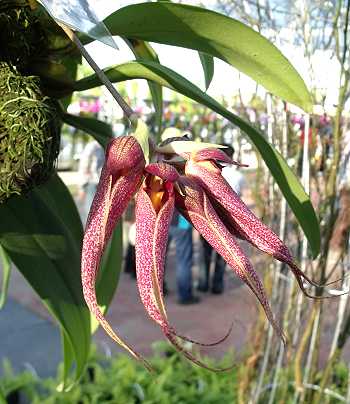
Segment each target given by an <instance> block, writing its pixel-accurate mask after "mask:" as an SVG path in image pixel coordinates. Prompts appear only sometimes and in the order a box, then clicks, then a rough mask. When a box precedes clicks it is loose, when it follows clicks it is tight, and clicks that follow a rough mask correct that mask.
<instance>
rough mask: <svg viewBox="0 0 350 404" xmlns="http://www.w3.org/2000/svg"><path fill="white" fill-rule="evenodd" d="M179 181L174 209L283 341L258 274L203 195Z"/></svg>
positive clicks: (184, 179) (188, 184)
mask: <svg viewBox="0 0 350 404" xmlns="http://www.w3.org/2000/svg"><path fill="white" fill-rule="evenodd" d="M180 182H181V183H182V185H183V187H184V188H185V196H182V195H179V194H176V207H177V208H178V209H179V210H180V212H181V213H182V214H184V215H185V216H186V217H187V218H188V219H189V220H190V221H191V222H192V224H193V226H194V227H195V228H196V229H197V230H198V231H199V232H200V233H201V234H202V236H203V237H204V238H205V239H206V240H207V242H208V243H209V244H210V245H211V246H212V247H213V248H214V249H215V250H216V251H217V252H218V253H219V254H220V255H221V256H222V257H223V258H224V260H225V261H226V262H227V263H228V265H229V266H230V267H231V268H232V269H233V270H234V272H235V273H236V275H238V276H239V277H240V278H241V279H242V280H243V281H244V282H245V283H246V284H247V285H248V287H249V288H250V289H251V290H252V292H253V293H254V294H255V296H256V297H257V299H258V300H259V302H260V303H261V305H262V307H263V309H264V311H265V313H266V316H267V318H268V320H269V321H270V323H271V325H272V326H273V328H274V329H275V331H276V332H277V333H278V334H279V335H280V337H281V338H282V339H283V340H285V338H284V335H283V332H282V331H281V328H280V327H279V326H278V325H277V323H276V321H275V319H274V317H273V314H272V311H271V308H270V305H269V302H268V299H267V296H266V294H265V291H264V288H263V285H262V283H261V281H260V278H259V276H258V274H257V273H256V272H255V270H254V269H253V267H252V265H251V264H250V262H249V260H248V258H247V257H246V256H245V254H244V253H243V251H242V250H241V248H240V247H239V245H238V244H237V242H236V241H235V239H234V237H233V236H232V235H231V234H230V232H229V231H228V230H227V228H226V227H225V225H224V224H223V223H222V221H221V220H220V218H219V216H218V214H217V212H216V211H215V209H214V208H213V206H212V205H211V203H210V201H209V198H208V196H207V195H206V194H205V192H204V191H203V190H202V189H201V188H200V187H199V186H198V185H196V184H195V182H194V181H191V180H190V179H188V178H186V177H181V179H180Z"/></svg>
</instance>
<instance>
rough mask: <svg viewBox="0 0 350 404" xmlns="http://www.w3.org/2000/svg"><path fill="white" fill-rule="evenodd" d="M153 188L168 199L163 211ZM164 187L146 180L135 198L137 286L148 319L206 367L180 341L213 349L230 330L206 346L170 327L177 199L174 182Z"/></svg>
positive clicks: (187, 355) (177, 347)
mask: <svg viewBox="0 0 350 404" xmlns="http://www.w3.org/2000/svg"><path fill="white" fill-rule="evenodd" d="M160 166H162V165H160ZM160 168H162V167H160ZM163 168H164V167H163ZM154 169H155V167H154ZM152 171H155V170H152ZM147 184H149V185H147ZM152 184H153V185H154V187H155V188H156V191H155V192H156V193H164V194H165V195H164V196H165V198H164V196H163V197H162V201H161V206H160V208H159V201H158V199H157V200H156V203H155V204H156V206H154V202H153V200H154V199H155V198H153V197H152ZM162 187H163V190H162V189H160V188H159V183H158V180H157V179H156V180H155V181H154V178H152V176H151V178H146V180H145V185H144V186H143V187H142V188H141V189H140V191H139V192H138V194H137V197H136V209H135V213H136V244H135V248H136V275H137V285H138V289H139V293H140V297H141V300H142V303H143V305H144V307H145V309H146V311H147V313H148V315H149V316H150V317H151V318H152V319H153V320H154V321H155V322H156V323H157V324H158V325H159V326H160V327H161V328H162V330H163V333H164V335H165V336H166V337H167V338H168V340H169V341H170V342H171V343H172V344H173V345H174V346H175V348H176V349H178V350H179V351H181V352H182V353H183V354H184V355H185V356H186V357H187V358H188V359H190V360H192V362H194V363H197V364H198V365H200V366H203V367H207V366H206V365H205V364H204V363H202V362H201V361H200V360H198V359H196V358H195V357H194V356H193V355H192V354H191V353H190V352H188V351H187V350H186V349H184V348H183V347H182V346H181V344H180V343H179V342H178V340H177V337H178V338H180V339H183V340H185V341H189V342H192V343H195V344H198V345H203V346H214V345H217V344H219V343H221V342H222V341H224V340H225V339H226V338H227V337H228V335H229V334H230V332H231V328H230V329H229V331H228V333H227V334H226V335H225V336H224V337H223V338H221V339H220V340H219V341H216V342H214V343H209V344H205V343H199V342H197V341H194V340H192V339H190V338H187V337H184V336H181V335H179V334H178V333H177V332H176V330H175V329H174V327H172V326H171V325H170V324H169V321H168V318H167V313H166V309H165V304H164V296H163V280H164V264H165V254H166V246H167V239H168V231H169V227H170V221H171V219H172V215H173V211H174V201H175V197H174V191H173V184H172V183H171V182H165V183H163V184H162ZM150 194H151V195H150ZM212 370H218V369H212Z"/></svg>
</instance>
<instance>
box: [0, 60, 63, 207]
mask: <svg viewBox="0 0 350 404" xmlns="http://www.w3.org/2000/svg"><path fill="white" fill-rule="evenodd" d="M59 138H60V120H59V117H58V114H57V108H56V104H55V103H54V102H53V101H52V100H51V99H50V98H48V97H45V96H44V95H43V94H42V93H41V90H40V87H39V78H38V77H35V76H22V75H21V74H19V73H18V72H17V70H15V69H14V68H11V67H9V65H7V64H4V63H2V64H0V202H3V201H5V200H6V199H8V198H9V197H10V196H12V195H16V194H17V195H20V194H22V193H24V192H26V191H27V190H29V189H30V188H32V187H33V186H35V185H38V184H40V183H43V182H45V181H46V180H47V179H48V178H49V176H50V175H51V173H52V171H53V167H54V163H55V160H56V158H57V155H58V151H59Z"/></svg>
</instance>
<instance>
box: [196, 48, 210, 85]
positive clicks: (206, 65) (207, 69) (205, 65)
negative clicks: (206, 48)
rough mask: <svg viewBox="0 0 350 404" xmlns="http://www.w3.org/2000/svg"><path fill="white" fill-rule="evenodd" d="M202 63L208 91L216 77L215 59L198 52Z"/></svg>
mask: <svg viewBox="0 0 350 404" xmlns="http://www.w3.org/2000/svg"><path fill="white" fill-rule="evenodd" d="M198 56H199V59H200V61H201V64H202V67H203V73H204V80H205V89H206V90H208V88H209V86H210V83H211V81H212V80H213V76H214V58H213V57H212V56H210V55H207V54H206V53H204V52H198Z"/></svg>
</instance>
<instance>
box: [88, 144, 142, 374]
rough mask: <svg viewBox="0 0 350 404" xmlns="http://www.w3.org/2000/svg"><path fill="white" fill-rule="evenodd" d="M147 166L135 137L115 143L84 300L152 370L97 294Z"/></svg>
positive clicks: (98, 199) (95, 213) (96, 216)
mask: <svg viewBox="0 0 350 404" xmlns="http://www.w3.org/2000/svg"><path fill="white" fill-rule="evenodd" d="M128 156H129V158H128ZM144 165H145V160H144V158H143V154H142V151H141V149H140V146H139V145H138V143H137V141H136V140H135V139H134V138H132V137H120V138H117V139H114V140H112V142H111V143H110V144H109V146H108V147H107V151H106V161H105V164H104V167H103V169H102V173H101V178H100V182H99V184H98V187H97V191H96V194H95V197H94V200H93V203H92V206H91V209H90V212H89V216H88V220H87V224H86V229H85V234H84V239H83V248H82V258H81V278H82V286H83V294H84V298H85V301H86V303H87V305H88V307H89V309H90V311H91V313H92V314H93V315H94V316H95V317H96V319H97V320H98V321H99V323H100V324H101V326H102V327H103V328H104V329H105V331H106V332H107V333H108V334H109V335H110V336H111V338H112V339H114V341H116V342H117V343H118V344H119V345H121V346H123V347H124V348H125V349H126V350H128V351H129V352H130V353H131V354H132V355H133V356H135V357H136V358H138V359H141V360H142V361H143V362H144V363H145V365H146V366H147V367H148V368H150V366H149V365H148V364H147V362H146V361H145V360H144V359H143V358H142V357H141V356H140V355H139V354H138V353H136V352H135V351H134V350H133V349H132V348H131V347H130V346H129V345H127V344H126V343H125V342H124V341H123V340H122V339H121V338H120V337H119V336H118V335H117V334H116V333H115V332H114V331H113V330H112V328H111V326H110V325H109V323H108V322H107V320H106V319H105V318H104V316H103V314H102V312H101V310H100V308H99V307H98V304H97V299H96V292H95V283H96V277H97V273H98V269H99V265H100V261H101V257H102V254H103V251H104V249H105V247H106V244H107V242H108V240H109V238H110V236H111V234H112V231H113V229H114V227H115V225H116V223H117V222H118V220H119V219H120V217H121V215H122V213H123V211H124V210H125V208H126V206H127V204H128V202H129V200H130V199H131V197H132V196H133V194H134V193H135V191H136V190H137V188H138V187H139V185H140V181H141V178H142V173H143V168H144Z"/></svg>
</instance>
